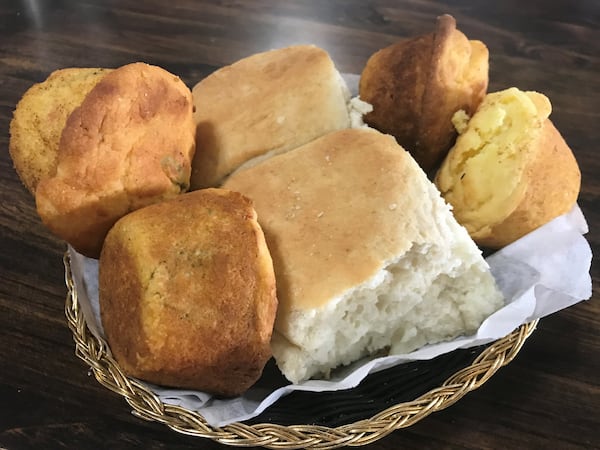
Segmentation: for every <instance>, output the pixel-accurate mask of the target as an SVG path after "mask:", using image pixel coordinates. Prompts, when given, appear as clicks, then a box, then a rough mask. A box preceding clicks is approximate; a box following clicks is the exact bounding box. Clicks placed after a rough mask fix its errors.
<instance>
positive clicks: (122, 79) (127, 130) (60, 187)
mask: <svg viewBox="0 0 600 450" xmlns="http://www.w3.org/2000/svg"><path fill="white" fill-rule="evenodd" d="M194 129H195V126H194V121H193V115H192V98H191V92H190V90H189V89H188V88H187V87H186V86H185V85H184V84H183V82H182V81H181V80H180V79H179V78H178V77H176V76H175V75H172V74H170V73H169V72H167V71H165V70H163V69H161V68H159V67H155V66H150V65H147V64H143V63H134V64H129V65H126V66H123V67H120V68H119V69H116V70H114V71H112V72H111V73H109V74H108V75H106V76H105V77H104V78H103V79H102V80H101V81H100V82H99V83H98V84H96V86H95V87H94V88H93V89H92V90H91V91H90V93H89V94H88V95H87V96H86V97H85V99H84V100H83V102H82V104H81V106H80V107H78V108H76V109H75V110H74V111H73V113H72V114H71V115H70V116H69V118H68V120H67V123H66V126H65V128H64V130H63V132H62V135H61V139H60V143H59V153H58V165H57V170H56V173H55V175H54V176H52V177H50V178H47V179H43V180H41V182H40V183H39V185H38V187H37V190H36V204H37V210H38V213H39V215H40V217H41V218H42V221H43V222H44V224H45V225H46V226H47V227H48V228H49V229H50V230H51V231H52V232H53V233H54V234H56V235H57V236H59V237H61V238H62V239H64V240H66V241H67V242H69V243H70V244H71V245H72V246H73V247H74V248H75V249H77V250H78V251H79V252H81V253H83V254H85V255H86V256H90V257H95V258H97V257H98V255H99V254H100V249H101V247H102V242H103V240H104V237H105V235H106V233H107V232H108V230H109V229H110V227H111V226H112V225H113V224H114V223H115V222H116V220H118V219H119V218H120V217H121V216H123V215H125V214H126V213H128V212H129V211H132V210H135V209H137V208H140V207H143V206H146V205H149V204H151V203H154V202H157V201H160V200H164V199H167V198H170V197H173V196H175V195H178V194H180V193H181V192H184V191H186V190H187V188H188V187H189V177H190V172H191V160H192V158H193V154H194V149H195V137H194Z"/></svg>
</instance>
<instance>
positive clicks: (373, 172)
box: [224, 129, 435, 329]
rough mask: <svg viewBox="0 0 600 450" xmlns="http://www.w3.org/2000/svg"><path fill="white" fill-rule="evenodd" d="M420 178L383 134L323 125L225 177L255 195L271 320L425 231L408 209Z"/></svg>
mask: <svg viewBox="0 0 600 450" xmlns="http://www.w3.org/2000/svg"><path fill="white" fill-rule="evenodd" d="M425 183H426V184H425ZM428 184H430V183H429V181H428V180H427V179H426V178H425V177H424V176H422V173H421V170H420V169H419V168H418V166H417V165H416V163H415V162H414V160H413V159H412V158H411V157H410V155H409V154H408V153H407V152H406V151H404V150H403V149H402V148H400V147H399V146H398V144H397V143H396V142H395V141H394V139H393V138H392V137H391V136H388V135H384V134H381V133H379V132H377V131H375V130H372V129H348V130H341V131H337V132H335V133H330V134H328V135H326V136H323V137H321V138H319V139H316V140H314V141H312V142H310V143H308V144H306V145H304V146H302V147H299V148H297V149H295V150H292V151H290V152H288V153H286V154H283V155H279V156H277V157H274V158H271V159H269V160H267V161H265V162H263V163H261V164H258V165H256V166H254V167H252V168H249V169H246V170H241V171H238V172H236V173H234V174H233V175H232V176H231V177H229V178H228V179H227V181H226V182H225V183H224V187H225V188H226V189H232V190H235V191H239V192H241V193H243V194H244V195H247V196H249V197H250V198H252V200H253V201H254V203H255V205H256V206H255V207H256V210H257V212H258V215H259V219H260V222H261V225H262V227H263V230H264V232H265V236H266V239H267V243H268V245H269V249H270V250H271V255H272V257H273V262H274V266H275V273H276V276H277V289H278V297H279V302H280V303H279V311H278V313H277V315H278V318H277V323H278V325H277V326H278V327H279V326H282V327H284V326H285V324H286V317H287V316H288V315H289V314H290V313H291V312H292V311H295V310H304V309H312V308H318V307H321V306H323V305H324V304H326V303H327V302H329V301H330V299H332V298H336V297H339V296H340V295H342V294H343V293H344V292H345V291H347V290H348V289H350V288H352V287H354V286H356V285H358V284H360V283H362V282H364V281H365V280H366V279H369V278H370V277H371V276H373V275H374V274H375V273H376V272H377V271H378V270H380V269H381V268H382V266H383V264H384V263H383V262H384V261H389V260H390V259H392V258H394V257H395V256H396V255H398V254H402V253H403V252H404V251H406V250H408V249H409V248H410V246H411V245H412V239H416V240H417V241H418V240H419V239H423V240H424V241H425V240H426V239H427V236H428V233H434V232H435V230H423V229H421V228H422V223H426V222H427V221H428V220H430V218H429V217H421V220H422V221H421V222H420V221H419V218H417V217H416V216H418V215H419V211H421V210H422V209H421V208H420V205H422V204H423V195H424V194H423V193H424V192H426V191H427V189H428V187H427V185H428ZM349 205H351V206H349ZM406 211H411V214H413V215H414V216H415V217H414V220H412V219H411V220H407V219H406ZM349 214H350V215H349ZM356 218H360V220H355V219H356ZM359 241H360V245H358V246H357V242H359ZM332 267H334V268H335V270H331V268H332ZM278 329H279V328H278Z"/></svg>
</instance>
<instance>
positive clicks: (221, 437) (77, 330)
mask: <svg viewBox="0 0 600 450" xmlns="http://www.w3.org/2000/svg"><path fill="white" fill-rule="evenodd" d="M63 263H64V266H65V284H66V286H67V296H66V301H65V315H66V318H67V323H68V326H69V328H70V330H71V332H72V334H73V340H74V342H75V354H76V356H77V357H79V358H80V359H82V360H83V361H84V362H85V363H86V364H87V365H88V366H89V367H90V370H91V371H92V373H93V374H94V377H95V378H96V380H97V381H98V382H99V383H100V384H101V385H102V386H104V387H105V388H107V389H109V390H111V391H113V392H115V393H117V394H119V395H121V396H122V397H124V399H125V400H126V401H127V403H128V404H129V405H130V406H131V407H132V408H133V410H132V413H133V414H134V415H135V416H137V417H139V418H141V419H144V420H148V421H155V422H159V423H162V424H164V425H166V426H167V427H169V428H170V429H172V430H174V431H176V432H179V433H182V434H186V435H191V436H196V437H203V438H207V439H211V440H214V441H217V442H219V443H221V444H225V445H231V446H239V447H254V446H258V447H260V446H262V447H265V448H270V449H286V450H287V449H300V448H302V449H319V450H326V449H334V448H339V447H342V446H362V445H367V444H370V443H372V442H374V441H377V440H379V439H381V438H382V437H384V436H386V435H388V434H390V433H391V432H393V431H395V430H398V429H401V428H407V427H410V426H411V425H414V424H415V423H417V422H419V421H420V420H422V419H423V418H425V417H426V416H428V415H429V414H431V413H433V412H436V411H440V410H442V409H445V408H447V407H449V406H450V405H452V404H454V403H456V402H457V401H458V400H460V399H461V398H462V397H463V396H465V395H466V394H467V393H469V392H471V391H473V390H475V389H477V388H479V387H481V386H482V385H483V384H484V383H485V382H486V381H487V380H489V379H490V378H491V377H492V376H493V375H494V374H495V373H496V372H497V371H498V370H499V369H500V368H501V367H503V366H506V365H507V364H509V363H510V362H511V361H512V360H513V359H514V358H515V357H516V355H517V354H518V353H519V351H520V350H521V348H522V346H523V344H524V343H525V341H526V340H527V338H528V337H529V336H531V334H532V333H533V332H534V331H535V328H536V326H537V323H538V320H534V321H532V322H529V323H526V324H523V325H521V326H520V327H519V328H517V329H516V330H514V331H513V332H512V333H510V334H508V335H507V336H505V337H503V338H501V339H498V340H497V341H495V342H493V343H492V344H490V345H489V346H488V347H487V348H486V349H484V350H483V351H482V353H480V354H479V356H477V358H476V359H475V360H474V361H473V362H472V363H471V364H470V365H468V366H466V367H464V368H462V369H460V370H457V372H455V373H454V374H453V375H452V376H450V377H449V378H447V379H446V380H445V381H444V382H443V383H442V384H441V385H440V386H438V387H436V388H434V389H431V390H429V391H428V392H426V393H425V394H423V395H421V396H419V397H417V398H416V399H414V400H412V401H409V402H403V403H397V404H396V405H394V406H391V407H388V408H386V409H385V410H383V411H381V412H379V413H378V414H376V415H374V416H372V417H371V418H369V419H364V420H360V421H356V422H353V423H349V424H345V425H341V426H338V427H335V428H330V427H326V426H316V425H279V424H272V423H259V424H252V425H248V424H244V423H242V422H235V423H232V424H230V425H226V426H223V427H213V426H211V425H209V424H208V423H207V422H206V420H205V419H204V418H203V417H202V415H201V414H199V413H198V412H195V411H191V410H189V409H186V408H183V407H181V406H176V405H170V404H167V403H163V402H162V401H161V400H160V399H159V398H158V396H156V395H155V394H154V393H153V392H152V391H150V390H149V389H148V388H147V387H145V386H144V385H143V384H141V383H139V382H138V381H137V380H135V379H132V378H129V377H127V375H125V374H124V373H123V371H122V370H121V369H120V367H119V366H118V364H117V362H116V361H115V360H114V359H113V358H112V356H111V355H110V352H109V347H108V344H107V343H106V342H105V341H104V340H102V339H99V338H97V337H96V336H95V335H94V334H92V333H91V331H90V330H89V328H88V326H87V323H86V321H85V317H84V315H83V312H82V311H81V309H80V307H79V302H78V297H77V291H76V288H75V283H74V281H73V277H72V273H71V262H70V257H69V255H68V252H65V254H64V256H63Z"/></svg>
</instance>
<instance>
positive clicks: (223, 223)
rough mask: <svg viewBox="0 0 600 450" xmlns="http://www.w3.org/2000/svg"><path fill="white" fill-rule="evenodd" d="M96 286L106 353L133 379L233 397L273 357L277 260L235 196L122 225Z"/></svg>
mask: <svg viewBox="0 0 600 450" xmlns="http://www.w3.org/2000/svg"><path fill="white" fill-rule="evenodd" d="M99 288H100V308H101V315H102V324H103V327H104V330H105V332H106V336H107V338H108V342H109V345H110V348H111V351H112V353H113V355H114V356H115V358H116V360H117V361H118V362H119V365H120V366H121V368H123V370H124V371H125V372H126V373H128V374H129V375H131V376H134V377H137V378H141V379H143V380H146V381H150V382H152V383H156V384H161V385H168V386H176V387H184V388H192V389H199V390H202V391H206V392H210V393H213V394H219V395H226V396H234V395H238V394H240V393H242V392H243V391H245V390H246V389H248V388H249V387H250V386H251V385H252V384H254V382H255V381H256V380H257V379H258V378H259V377H260V375H261V373H262V370H263V367H264V365H265V364H266V362H267V361H268V359H269V358H270V357H271V350H270V346H269V342H270V339H271V333H272V330H273V323H274V320H275V312H276V309H277V299H276V297H275V275H274V273H273V264H272V261H271V256H270V254H269V251H268V249H267V246H266V244H265V239H264V236H263V233H262V230H261V228H260V226H259V225H258V222H257V220H256V212H255V211H254V209H253V207H252V202H251V201H250V200H248V199H247V198H246V197H244V196H242V195H241V194H239V193H237V192H232V191H227V190H223V189H205V190H201V191H194V192H190V193H187V194H183V195H181V196H178V197H177V198H175V199H171V200H168V201H165V202H162V203H159V204H156V205H152V206H148V207H146V208H142V209H140V210H138V211H135V212H133V213H130V214H128V215H127V216H125V217H124V218H122V219H121V220H119V221H118V222H117V223H116V224H115V226H114V227H113V228H112V229H111V231H110V233H109V234H108V236H107V237H106V243H105V245H104V248H103V249H102V255H101V256H100V275H99Z"/></svg>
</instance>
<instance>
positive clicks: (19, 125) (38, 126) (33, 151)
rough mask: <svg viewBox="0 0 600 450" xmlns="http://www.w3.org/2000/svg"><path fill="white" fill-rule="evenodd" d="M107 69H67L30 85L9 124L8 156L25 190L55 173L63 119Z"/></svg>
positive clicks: (31, 189) (30, 188)
mask: <svg viewBox="0 0 600 450" xmlns="http://www.w3.org/2000/svg"><path fill="white" fill-rule="evenodd" d="M109 72H110V69H89V68H68V69H61V70H57V71H55V72H52V74H50V76H49V77H48V78H47V79H46V80H45V81H43V82H41V83H37V84H34V85H33V86H32V87H31V88H29V89H28V90H27V92H25V94H24V95H23V98H22V99H21V100H20V101H19V103H18V104H17V108H16V109H15V111H14V114H13V120H12V121H11V123H10V143H9V151H10V156H11V158H12V160H13V163H14V165H15V169H16V171H17V173H18V174H19V177H20V178H21V181H23V184H24V185H25V186H26V187H27V189H28V190H29V192H31V193H32V194H35V189H36V187H37V185H38V183H39V181H40V180H41V179H43V178H48V177H50V176H53V175H54V173H55V172H56V164H57V158H58V143H59V141H60V135H61V133H62V130H63V128H64V127H65V123H66V122H67V118H68V117H69V115H70V114H71V113H72V112H73V110H74V109H75V108H77V107H78V106H79V105H80V104H81V102H82V101H83V99H84V98H85V96H86V95H87V94H88V93H89V92H90V91H91V90H92V88H93V87H94V86H96V84H97V83H98V82H99V81H100V80H101V79H102V78H103V77H104V75H106V74H107V73H109Z"/></svg>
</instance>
